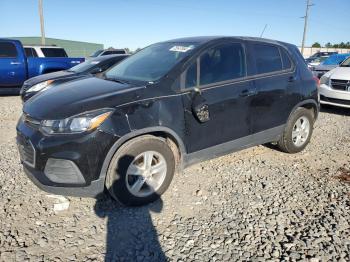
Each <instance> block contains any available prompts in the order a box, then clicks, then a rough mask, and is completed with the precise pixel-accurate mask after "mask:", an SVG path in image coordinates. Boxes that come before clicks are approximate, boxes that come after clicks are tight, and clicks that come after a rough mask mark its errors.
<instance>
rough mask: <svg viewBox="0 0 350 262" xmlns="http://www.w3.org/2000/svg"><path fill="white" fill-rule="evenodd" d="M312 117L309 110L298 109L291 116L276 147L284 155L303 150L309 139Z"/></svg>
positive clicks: (311, 129) (312, 123) (312, 122)
mask: <svg viewBox="0 0 350 262" xmlns="http://www.w3.org/2000/svg"><path fill="white" fill-rule="evenodd" d="M314 121H315V120H314V115H313V113H312V111H311V110H309V109H306V108H303V107H299V108H297V109H296V110H295V111H294V112H293V114H292V115H291V117H290V119H289V120H288V123H287V125H286V128H285V130H284V132H283V134H282V136H281V138H280V140H279V141H278V147H279V148H280V149H281V150H282V151H284V152H286V153H291V154H293V153H298V152H301V151H302V150H304V148H305V147H306V146H307V145H308V143H309V142H310V139H311V135H312V131H313V125H314Z"/></svg>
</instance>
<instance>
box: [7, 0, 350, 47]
mask: <svg viewBox="0 0 350 262" xmlns="http://www.w3.org/2000/svg"><path fill="white" fill-rule="evenodd" d="M312 1H313V4H314V6H312V7H311V8H310V19H309V27H308V34H307V39H306V45H307V46H309V45H311V44H312V43H314V42H316V41H318V42H320V43H321V44H322V45H324V44H326V43H327V42H331V43H340V42H342V41H343V42H348V41H350V34H349V32H350V23H349V21H348V14H349V10H350V0H331V1H330V0H312ZM43 3H44V17H45V33H46V36H47V37H52V38H61V39H67V40H76V41H87V42H93V43H101V44H104V45H105V47H106V48H107V47H110V46H112V47H115V48H125V47H128V48H130V49H131V50H135V49H136V48H139V47H140V48H142V47H145V46H147V45H149V44H152V43H155V42H159V41H163V40H169V39H174V38H179V37H186V36H200V35H231V36H238V35H240V36H260V34H261V32H262V31H263V29H264V26H265V25H267V27H266V30H265V33H264V37H266V38H271V39H277V40H281V41H285V42H289V43H292V44H296V45H301V41H302V34H303V27H304V20H303V19H302V18H301V17H302V16H304V15H305V8H306V0H197V1H196V0H176V1H175V0H172V1H170V0H98V1H97V0H43ZM11 36H13V37H19V36H40V22H39V14H38V0H0V37H11Z"/></svg>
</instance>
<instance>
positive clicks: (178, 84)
mask: <svg viewBox="0 0 350 262" xmlns="http://www.w3.org/2000/svg"><path fill="white" fill-rule="evenodd" d="M318 111H319V101H318V89H317V84H316V81H315V80H314V79H313V76H312V74H311V72H310V71H309V70H308V68H307V65H306V64H305V62H304V59H303V57H302V56H301V54H300V52H299V51H298V49H297V47H295V46H294V45H291V44H287V43H283V42H278V41H273V40H265V39H261V38H247V37H193V38H183V39H176V40H171V41H166V42H162V43H157V44H153V45H151V46H148V47H146V48H144V49H143V50H141V51H139V52H138V53H136V54H134V55H132V56H130V57H128V58H127V59H125V60H123V61H122V62H121V63H119V64H118V65H116V66H114V67H112V68H111V69H110V70H109V71H107V72H106V73H105V75H104V77H103V78H97V77H89V78H84V79H78V80H73V81H70V82H66V83H63V84H62V85H61V86H60V88H52V89H48V90H47V91H45V92H42V93H39V94H38V95H36V96H34V97H33V98H32V99H30V100H28V102H27V103H26V104H25V105H24V112H23V115H22V116H21V118H20V120H19V122H18V125H17V141H18V146H19V152H20V156H21V160H22V163H23V167H24V171H25V172H26V173H27V175H28V176H29V177H30V178H31V179H32V180H33V182H34V183H35V184H36V185H37V186H38V187H40V188H42V189H43V190H45V191H47V192H51V193H57V194H62V195H73V196H97V195H98V194H100V193H102V192H103V191H104V190H105V188H106V189H107V190H108V191H109V192H110V194H111V195H112V196H113V197H114V198H115V199H117V200H119V201H120V202H121V203H123V204H125V205H142V204H145V203H148V202H151V201H154V200H155V199H156V198H157V197H159V196H160V195H161V194H162V193H164V191H165V190H166V189H167V187H168V186H169V184H170V182H171V180H172V178H173V176H174V174H175V173H177V171H181V170H182V169H183V168H184V167H187V166H189V165H191V164H194V163H197V162H199V161H203V160H206V159H210V158H214V157H217V156H220V155H223V154H227V153H230V152H233V151H237V150H240V149H244V148H247V147H251V146H255V145H259V144H264V143H270V142H272V143H277V144H278V145H279V147H280V148H281V149H282V150H283V151H285V152H288V153H296V152H299V151H301V150H303V149H304V148H305V146H306V145H307V144H308V143H309V141H310V138H311V134H312V130H313V124H314V121H315V119H316V117H317V115H318Z"/></svg>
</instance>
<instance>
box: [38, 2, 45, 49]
mask: <svg viewBox="0 0 350 262" xmlns="http://www.w3.org/2000/svg"><path fill="white" fill-rule="evenodd" d="M39 15H40V29H41V44H42V45H45V28H44V13H43V0H39Z"/></svg>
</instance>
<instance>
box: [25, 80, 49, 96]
mask: <svg viewBox="0 0 350 262" xmlns="http://www.w3.org/2000/svg"><path fill="white" fill-rule="evenodd" d="M52 82H53V80H47V81H45V82H41V83H39V84H36V85H33V86H32V87H31V88H29V89H28V90H27V93H31V92H39V91H43V89H44V88H47V87H48V86H49V85H51V84H52Z"/></svg>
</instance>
